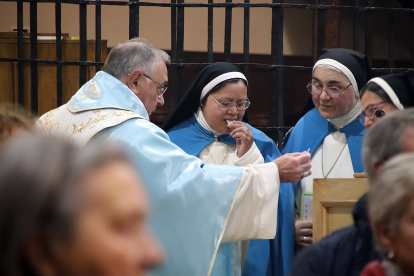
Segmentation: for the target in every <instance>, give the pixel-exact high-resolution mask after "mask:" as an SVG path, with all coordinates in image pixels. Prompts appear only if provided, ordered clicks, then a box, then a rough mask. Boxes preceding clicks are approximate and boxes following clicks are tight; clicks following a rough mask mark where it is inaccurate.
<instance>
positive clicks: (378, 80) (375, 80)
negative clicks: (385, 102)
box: [369, 78, 404, 110]
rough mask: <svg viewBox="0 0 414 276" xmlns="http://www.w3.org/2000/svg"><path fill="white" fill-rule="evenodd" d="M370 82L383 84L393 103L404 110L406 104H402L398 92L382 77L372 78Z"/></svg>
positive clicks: (382, 86)
mask: <svg viewBox="0 0 414 276" xmlns="http://www.w3.org/2000/svg"><path fill="white" fill-rule="evenodd" d="M369 82H373V83H376V84H378V85H379V86H381V88H382V89H383V90H384V91H385V93H387V95H388V97H390V99H391V101H392V103H393V104H394V105H395V106H396V107H397V108H398V109H399V110H404V106H403V105H402V104H401V102H400V100H399V99H398V97H397V94H395V92H394V89H392V88H391V86H390V85H389V84H388V83H387V82H386V81H385V80H384V79H382V78H373V79H370V80H369Z"/></svg>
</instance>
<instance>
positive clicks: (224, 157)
mask: <svg viewBox="0 0 414 276" xmlns="http://www.w3.org/2000/svg"><path fill="white" fill-rule="evenodd" d="M226 147H227V149H226V153H225V154H224V156H223V161H222V162H221V164H219V165H223V164H224V160H225V159H226V156H227V152H228V151H229V145H227V144H226ZM210 148H211V147H210ZM210 148H209V147H207V151H208V153H209V154H210V156H211V159H213V161H214V164H218V163H217V162H216V160H215V159H214V157H213V155H212V154H211V152H210Z"/></svg>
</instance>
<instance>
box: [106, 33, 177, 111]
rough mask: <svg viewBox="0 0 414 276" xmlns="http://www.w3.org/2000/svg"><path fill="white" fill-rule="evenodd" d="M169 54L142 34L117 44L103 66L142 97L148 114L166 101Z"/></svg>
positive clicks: (107, 71)
mask: <svg viewBox="0 0 414 276" xmlns="http://www.w3.org/2000/svg"><path fill="white" fill-rule="evenodd" d="M169 62H170V57H169V56H168V54H167V53H166V52H164V51H162V50H160V49H158V48H156V47H155V46H154V45H152V44H151V43H150V42H148V41H147V40H145V39H143V38H133V39H131V40H128V41H125V42H122V43H120V44H118V45H117V46H115V47H114V48H113V49H112V50H111V51H110V52H109V55H108V57H107V59H106V61H105V64H104V66H103V68H102V70H103V71H105V72H106V73H108V74H110V75H112V76H114V77H115V78H117V79H119V80H120V81H121V82H123V83H124V84H125V85H127V86H128V88H129V89H130V90H131V91H132V92H133V93H134V94H135V95H136V96H137V97H138V98H139V99H140V100H141V101H142V103H143V104H144V106H145V109H146V110H147V112H148V115H151V113H152V112H154V111H155V109H156V107H157V105H158V106H162V105H163V104H164V97H163V94H164V93H165V91H166V90H167V86H168V71H167V66H166V64H168V63H169Z"/></svg>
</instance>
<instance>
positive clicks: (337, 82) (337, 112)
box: [312, 66, 357, 119]
mask: <svg viewBox="0 0 414 276" xmlns="http://www.w3.org/2000/svg"><path fill="white" fill-rule="evenodd" d="M312 84H314V85H317V86H320V87H323V89H324V90H323V91H322V92H321V93H320V94H312V100H313V103H314V104H315V107H316V108H317V109H318V111H319V113H320V114H321V116H322V117H323V118H325V119H335V118H339V117H342V116H344V115H346V114H348V113H349V112H350V111H351V110H352V109H353V108H354V107H355V105H356V103H357V99H356V97H355V93H354V88H353V86H352V85H349V84H350V81H349V79H348V78H347V77H346V76H345V75H344V74H343V73H341V72H339V71H336V70H334V69H330V68H327V67H323V66H322V67H316V68H315V70H314V72H313V77H312ZM348 85H349V86H348ZM347 86H348V87H347ZM327 87H336V88H338V89H339V90H343V89H345V88H346V89H345V90H344V91H343V92H342V93H341V94H340V96H339V97H336V98H334V97H330V96H329V95H328V94H327V93H326V91H325V89H326V88H327Z"/></svg>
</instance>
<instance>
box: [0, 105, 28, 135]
mask: <svg viewBox="0 0 414 276" xmlns="http://www.w3.org/2000/svg"><path fill="white" fill-rule="evenodd" d="M34 122H35V119H34V118H33V116H32V115H31V114H29V112H26V111H25V110H24V109H23V108H21V107H19V106H16V105H15V104H12V103H2V104H0V143H1V142H2V141H5V140H6V139H8V138H9V137H11V136H13V135H15V134H19V133H23V132H27V131H30V130H31V129H32V127H33V125H34Z"/></svg>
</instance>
